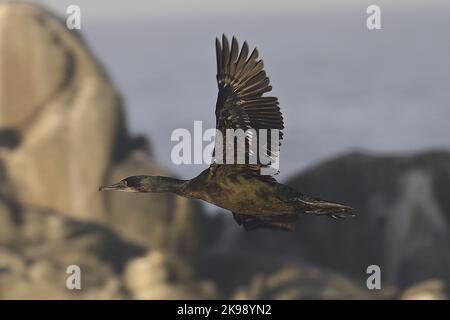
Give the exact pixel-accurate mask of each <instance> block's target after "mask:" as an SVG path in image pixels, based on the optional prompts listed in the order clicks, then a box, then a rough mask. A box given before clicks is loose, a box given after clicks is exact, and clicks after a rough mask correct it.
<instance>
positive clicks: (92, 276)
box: [0, 208, 143, 299]
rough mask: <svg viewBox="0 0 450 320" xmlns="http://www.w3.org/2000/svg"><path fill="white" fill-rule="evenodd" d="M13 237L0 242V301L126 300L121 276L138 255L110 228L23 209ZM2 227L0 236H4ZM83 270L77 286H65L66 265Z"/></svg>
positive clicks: (45, 212) (135, 250) (141, 250)
mask: <svg viewBox="0 0 450 320" xmlns="http://www.w3.org/2000/svg"><path fill="white" fill-rule="evenodd" d="M22 214H23V220H21V221H20V222H19V223H18V224H15V237H14V239H11V240H10V242H4V243H2V244H1V245H0V299H85V298H94V299H118V298H126V297H127V296H126V294H125V291H124V289H123V286H122V284H121V281H120V274H121V272H122V270H123V268H124V265H125V263H126V261H128V260H129V259H130V258H131V257H133V256H137V255H140V254H142V252H143V249H142V248H140V247H136V246H133V245H131V244H127V243H126V242H123V241H122V240H120V239H119V238H118V237H117V236H116V235H115V234H114V233H113V232H111V231H109V230H107V229H105V228H103V227H100V226H96V225H95V224H90V223H85V222H77V221H73V220H71V219H68V218H65V217H63V216H61V215H60V214H56V213H52V212H47V211H39V210H36V209H27V208H22ZM5 227H7V226H5V225H0V235H2V234H5V230H4V229H5ZM70 265H78V266H79V267H80V269H81V284H82V288H81V290H68V289H67V288H66V279H67V277H68V274H67V273H66V270H67V267H68V266H70Z"/></svg>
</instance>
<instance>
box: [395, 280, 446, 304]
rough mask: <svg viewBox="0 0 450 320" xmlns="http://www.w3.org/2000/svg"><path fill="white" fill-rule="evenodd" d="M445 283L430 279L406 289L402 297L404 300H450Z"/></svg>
mask: <svg viewBox="0 0 450 320" xmlns="http://www.w3.org/2000/svg"><path fill="white" fill-rule="evenodd" d="M447 292H448V290H446V288H445V283H444V282H443V281H442V280H439V279H429V280H426V281H423V282H421V283H418V284H415V285H413V286H411V287H409V288H408V289H406V290H405V291H404V292H403V294H402V295H401V297H400V299H403V300H448V299H449V296H448V294H447Z"/></svg>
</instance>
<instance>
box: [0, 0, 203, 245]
mask: <svg viewBox="0 0 450 320" xmlns="http://www.w3.org/2000/svg"><path fill="white" fill-rule="evenodd" d="M13 133H14V134H13ZM0 136H3V138H2V139H3V140H4V142H5V145H6V146H8V147H5V145H4V146H3V148H1V147H0V149H1V153H0V156H1V159H2V162H3V165H4V167H5V172H6V176H7V177H8V179H9V181H10V184H11V188H12V189H13V193H14V197H15V198H16V199H17V201H18V202H20V203H22V204H26V205H28V206H36V207H41V208H46V209H51V210H54V211H57V212H59V213H61V214H63V215H66V216H69V217H72V218H76V219H83V220H86V221H95V222H98V223H101V224H103V225H108V226H110V227H112V228H113V229H114V230H116V231H117V232H118V233H119V234H121V235H123V236H124V237H125V238H127V239H129V240H131V241H133V242H135V243H138V244H142V245H149V246H156V247H160V246H162V245H163V244H164V245H167V246H177V245H184V246H185V249H186V250H187V252H186V253H187V254H189V253H193V252H192V250H193V247H195V246H196V244H195V243H193V244H192V245H191V247H186V245H187V243H186V242H185V241H184V240H180V241H179V239H184V237H190V236H191V235H192V233H195V232H196V231H195V227H194V226H193V225H195V221H193V222H192V223H191V222H190V221H189V219H188V218H186V217H187V216H188V215H190V213H191V212H192V211H199V208H198V206H195V205H192V203H189V202H187V201H179V200H175V198H174V197H173V196H170V195H167V196H147V197H142V196H141V197H139V196H136V195H130V194H127V195H117V198H116V197H110V195H106V194H102V193H100V192H97V189H98V187H99V186H100V185H101V184H103V183H106V182H110V181H112V180H117V179H121V178H124V177H125V176H128V175H131V174H162V173H163V172H162V170H161V169H159V167H158V166H156V165H155V164H153V163H152V161H151V157H150V155H149V152H148V147H147V146H146V143H145V141H144V143H142V139H135V138H131V137H129V135H128V133H127V130H126V128H125V118H124V115H123V109H122V103H121V98H120V95H119V94H118V92H117V90H116V89H115V88H114V86H113V84H112V83H111V81H110V80H109V79H108V77H107V76H106V74H105V72H104V70H103V69H102V68H101V66H100V65H99V64H98V62H97V61H96V59H95V58H94V57H93V55H92V54H91V52H90V51H89V50H88V49H87V48H86V45H85V44H84V42H83V41H82V39H81V38H80V36H79V35H78V34H77V33H75V32H73V31H70V30H68V29H66V27H65V25H63V24H62V23H61V21H60V20H59V19H57V18H56V17H54V16H53V15H51V14H50V13H48V12H47V11H46V10H43V9H40V8H37V7H34V6H31V5H26V4H14V3H8V4H1V5H0ZM8 137H9V140H8ZM13 138H14V139H13ZM2 139H0V140H2ZM11 140H14V141H11ZM8 141H9V142H8ZM14 142H16V143H14ZM11 146H13V147H11ZM197 216H198V215H197ZM157 221H158V223H157ZM159 222H160V223H159ZM170 230H176V231H177V232H176V234H177V235H178V236H177V237H179V238H177V239H167V234H175V233H173V232H169V231H170ZM172 238H173V236H172ZM189 250H191V251H189Z"/></svg>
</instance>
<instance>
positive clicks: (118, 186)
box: [98, 181, 126, 191]
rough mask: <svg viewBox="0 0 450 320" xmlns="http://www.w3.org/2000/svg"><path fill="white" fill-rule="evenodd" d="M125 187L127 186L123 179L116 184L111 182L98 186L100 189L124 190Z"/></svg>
mask: <svg viewBox="0 0 450 320" xmlns="http://www.w3.org/2000/svg"><path fill="white" fill-rule="evenodd" d="M125 187H126V186H125V184H124V183H123V182H122V181H120V182H117V183H114V184H110V185H108V186H101V187H100V188H98V191H109V190H122V189H124V188H125Z"/></svg>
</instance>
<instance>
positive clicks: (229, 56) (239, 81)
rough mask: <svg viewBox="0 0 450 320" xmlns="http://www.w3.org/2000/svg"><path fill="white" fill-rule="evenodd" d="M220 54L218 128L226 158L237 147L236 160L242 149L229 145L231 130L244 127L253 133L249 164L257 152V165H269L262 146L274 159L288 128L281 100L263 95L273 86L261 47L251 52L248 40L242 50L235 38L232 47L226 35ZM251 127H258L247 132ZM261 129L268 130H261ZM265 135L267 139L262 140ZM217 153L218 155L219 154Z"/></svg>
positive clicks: (248, 147) (249, 140) (248, 144)
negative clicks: (281, 108)
mask: <svg viewBox="0 0 450 320" xmlns="http://www.w3.org/2000/svg"><path fill="white" fill-rule="evenodd" d="M216 54H217V84H218V87H219V93H218V97H217V103H216V129H217V130H219V131H220V132H221V133H222V136H223V144H222V146H223V149H222V150H223V158H222V159H224V162H225V159H226V158H227V157H226V153H227V152H231V151H230V150H233V152H234V153H235V155H234V159H236V151H237V150H238V148H233V149H230V148H229V147H230V146H229V145H228V146H227V143H226V141H227V140H226V135H227V129H233V130H237V129H242V130H243V131H244V132H249V133H250V134H249V135H246V138H245V141H246V148H245V157H246V160H245V161H246V162H245V164H248V163H249V161H250V160H249V159H250V157H249V156H250V155H252V156H255V152H256V164H255V165H256V166H257V167H260V166H262V165H268V163H267V161H261V157H260V155H261V153H260V152H261V151H260V149H261V148H263V150H262V152H265V153H264V155H265V156H267V157H268V158H269V159H271V160H272V161H273V159H274V157H275V156H277V153H278V148H279V146H280V144H281V140H282V137H283V136H282V134H283V133H282V132H281V130H282V129H283V128H284V124H283V116H282V114H281V112H280V107H279V106H278V99H277V98H276V97H263V94H264V93H266V92H269V91H271V90H272V87H271V85H270V81H269V78H268V77H267V75H266V72H265V71H264V65H263V61H262V60H260V59H258V50H257V49H256V48H255V49H254V50H253V51H252V53H251V54H250V55H249V49H248V45H247V43H246V42H244V44H243V45H242V48H241V50H240V51H239V45H238V42H237V40H236V38H235V37H233V39H232V42H231V47H230V45H229V42H228V39H227V38H226V36H225V35H223V36H222V43H220V41H219V40H218V39H216ZM249 129H254V131H253V132H250V131H247V130H249ZM261 129H266V130H262V131H261ZM274 129H276V130H274ZM272 131H273V132H272ZM274 133H275V134H276V135H277V138H276V140H278V141H277V142H274V143H271V141H272V137H273V136H272V134H274ZM263 135H266V137H263ZM262 137H263V140H262V141H260V142H259V143H258V141H259V140H260V139H261V138H262ZM216 141H217V137H216ZM264 142H266V143H264ZM214 156H215V157H216V155H214ZM253 159H254V158H253ZM266 160H267V158H266ZM250 163H251V162H250ZM269 164H270V163H269ZM255 165H253V166H255Z"/></svg>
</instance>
